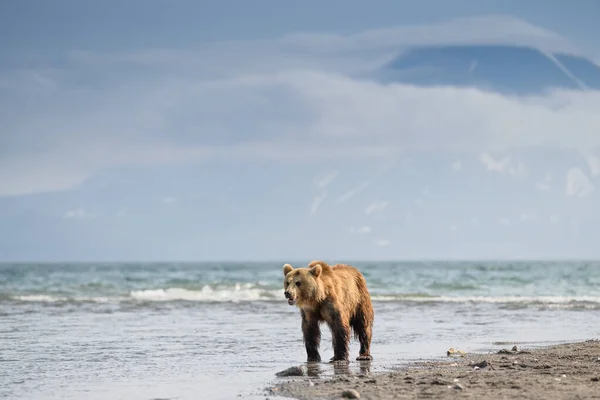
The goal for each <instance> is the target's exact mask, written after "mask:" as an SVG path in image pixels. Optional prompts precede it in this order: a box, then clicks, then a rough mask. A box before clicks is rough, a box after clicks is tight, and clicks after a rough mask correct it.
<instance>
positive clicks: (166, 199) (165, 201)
mask: <svg viewBox="0 0 600 400" xmlns="http://www.w3.org/2000/svg"><path fill="white" fill-rule="evenodd" d="M176 201H177V198H176V197H171V196H167V197H163V198H162V199H161V202H162V203H163V204H173V203H175V202H176Z"/></svg>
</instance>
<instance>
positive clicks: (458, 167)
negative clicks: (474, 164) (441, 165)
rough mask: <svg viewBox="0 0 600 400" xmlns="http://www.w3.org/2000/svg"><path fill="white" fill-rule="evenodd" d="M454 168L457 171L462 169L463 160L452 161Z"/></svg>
mask: <svg viewBox="0 0 600 400" xmlns="http://www.w3.org/2000/svg"><path fill="white" fill-rule="evenodd" d="M452 169H453V170H455V171H460V170H461V169H462V162H461V161H460V160H457V161H454V162H453V163H452Z"/></svg>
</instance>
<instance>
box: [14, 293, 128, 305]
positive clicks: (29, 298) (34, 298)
mask: <svg viewBox="0 0 600 400" xmlns="http://www.w3.org/2000/svg"><path fill="white" fill-rule="evenodd" d="M10 298H11V299H12V300H17V301H22V302H35V303H61V302H73V303H77V302H81V303H111V302H114V301H119V300H124V299H125V298H123V297H106V296H104V297H84V296H80V297H77V296H75V297H65V296H49V295H44V294H32V295H23V296H10Z"/></svg>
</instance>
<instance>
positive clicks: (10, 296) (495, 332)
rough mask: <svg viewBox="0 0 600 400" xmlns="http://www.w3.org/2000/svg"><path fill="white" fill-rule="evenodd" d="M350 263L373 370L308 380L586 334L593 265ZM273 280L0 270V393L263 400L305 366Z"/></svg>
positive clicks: (220, 267) (168, 268) (208, 272)
mask: <svg viewBox="0 0 600 400" xmlns="http://www.w3.org/2000/svg"><path fill="white" fill-rule="evenodd" d="M356 265H357V266H359V267H360V268H361V270H363V271H364V273H365V276H366V277H367V280H368V283H369V286H370V287H371V292H372V294H373V298H374V307H375V313H376V322H375V326H374V331H373V343H372V354H373V356H374V357H375V360H374V361H373V362H372V363H370V364H366V365H365V364H364V363H358V362H356V361H353V362H351V363H350V365H349V367H348V369H349V371H344V369H337V370H334V368H333V365H331V364H327V363H322V364H320V365H319V368H318V371H317V372H318V373H319V374H321V375H333V374H334V373H358V372H361V368H367V367H368V368H369V369H370V371H373V372H374V371H381V370H384V369H386V368H390V367H393V366H395V365H399V364H402V363H405V362H407V361H410V360H413V359H416V358H431V357H444V356H445V352H446V350H447V349H448V348H450V347H455V348H459V349H462V350H466V351H488V350H491V349H497V348H500V347H509V345H507V344H502V345H499V344H494V343H496V342H510V343H511V344H512V343H517V344H518V343H521V344H524V345H539V344H546V343H552V342H557V341H568V340H584V339H588V338H594V337H598V336H599V335H600V328H599V327H598V325H597V322H596V321H598V317H600V297H598V296H597V291H596V288H597V287H598V286H597V285H598V283H600V279H599V278H600V268H598V267H599V266H600V264H594V263H545V264H543V263H537V264H534V263H520V264H517V263H505V264H502V263H436V264H425V263H380V264H375V263H362V264H361V263H356ZM281 280H282V274H281V264H277V263H267V264H264V265H257V264H239V263H238V264H139V265H133V264H112V265H107V264H102V265H88V264H85V265H60V264H48V265H2V266H0V342H1V343H2V344H3V346H1V347H0V396H3V397H7V398H11V399H14V398H19V399H21V398H22V399H59V398H60V399H106V398H111V399H156V398H165V399H166V398H177V399H192V398H197V397H199V396H202V397H203V398H209V399H231V398H235V397H237V396H238V395H241V397H243V398H253V397H256V398H264V395H263V393H262V389H263V388H264V387H265V386H268V384H269V383H270V382H273V381H275V380H276V379H277V378H276V377H275V373H276V372H278V371H281V370H283V369H286V368H288V367H290V366H294V365H301V364H303V362H304V360H305V357H306V354H305V351H304V347H303V343H302V334H301V330H300V317H299V314H298V310H297V309H296V308H295V307H290V306H288V305H287V303H286V302H285V299H284V297H283V294H282V289H281ZM322 330H323V338H322V344H321V356H322V358H323V360H328V359H329V358H330V357H331V356H332V355H333V352H332V349H331V342H330V338H331V336H330V334H329V331H328V329H327V328H326V327H325V326H323V328H322ZM351 352H352V354H351V356H352V359H353V358H354V357H356V355H357V354H358V343H357V342H355V341H353V342H352V344H351Z"/></svg>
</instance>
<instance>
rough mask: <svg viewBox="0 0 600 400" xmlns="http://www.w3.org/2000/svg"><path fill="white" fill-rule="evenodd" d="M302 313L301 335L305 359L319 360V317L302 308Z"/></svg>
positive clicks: (310, 360)
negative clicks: (304, 348)
mask: <svg viewBox="0 0 600 400" xmlns="http://www.w3.org/2000/svg"><path fill="white" fill-rule="evenodd" d="M301 314H302V335H303V336H304V346H305V347H306V357H307V359H306V361H308V362H320V361H321V355H320V354H319V345H320V344H321V328H320V327H319V318H317V316H316V315H314V314H313V313H307V312H305V311H304V310H303V311H302V312H301Z"/></svg>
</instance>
